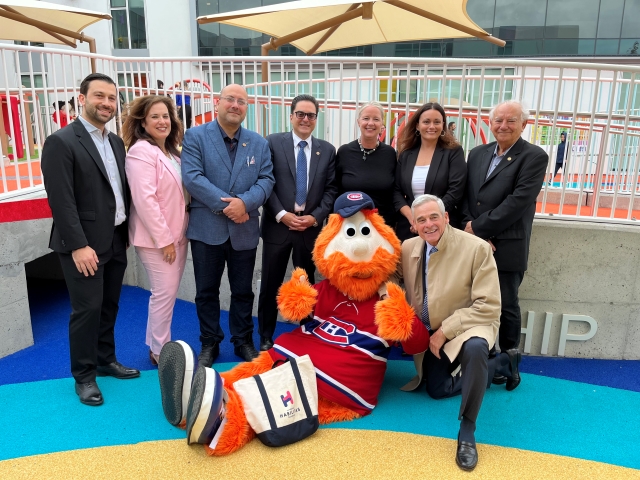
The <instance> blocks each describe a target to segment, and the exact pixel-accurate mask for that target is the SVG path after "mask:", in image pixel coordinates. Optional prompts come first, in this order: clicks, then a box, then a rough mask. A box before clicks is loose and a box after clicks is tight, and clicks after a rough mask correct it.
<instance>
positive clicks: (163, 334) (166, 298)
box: [136, 238, 188, 355]
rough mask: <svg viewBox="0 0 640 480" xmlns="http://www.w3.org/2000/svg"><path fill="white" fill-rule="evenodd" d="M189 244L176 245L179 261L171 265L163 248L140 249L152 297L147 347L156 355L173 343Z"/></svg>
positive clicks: (137, 249) (139, 253) (148, 319)
mask: <svg viewBox="0 0 640 480" xmlns="http://www.w3.org/2000/svg"><path fill="white" fill-rule="evenodd" d="M187 247H188V242H187V239H186V238H185V239H184V240H183V241H182V244H180V245H177V246H176V259H175V261H174V262H173V263H172V264H171V265H169V263H168V262H165V261H164V253H163V252H162V249H161V248H146V247H136V253H137V254H138V257H140V261H141V262H142V265H144V269H145V270H146V272H147V276H148V277H149V286H150V287H151V298H149V316H148V317H147V334H146V344H147V345H148V346H149V348H150V349H151V351H152V352H153V353H155V354H156V355H159V354H160V350H161V349H162V346H163V345H164V344H165V343H167V342H168V341H170V340H171V320H172V319H173V307H174V305H175V304H176V296H177V295H178V288H179V287H180V280H181V279H182V274H183V273H184V264H185V262H186V261H187Z"/></svg>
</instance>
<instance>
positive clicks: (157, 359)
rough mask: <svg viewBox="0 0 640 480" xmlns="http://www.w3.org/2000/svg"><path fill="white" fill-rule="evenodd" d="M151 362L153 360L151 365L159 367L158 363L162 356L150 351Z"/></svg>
mask: <svg viewBox="0 0 640 480" xmlns="http://www.w3.org/2000/svg"><path fill="white" fill-rule="evenodd" d="M149 360H151V365H158V361H159V360H160V355H156V354H155V353H153V352H152V351H151V350H149Z"/></svg>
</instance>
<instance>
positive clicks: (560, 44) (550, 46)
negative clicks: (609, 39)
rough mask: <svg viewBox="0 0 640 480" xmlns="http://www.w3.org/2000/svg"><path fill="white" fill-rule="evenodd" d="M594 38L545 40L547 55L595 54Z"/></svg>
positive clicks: (545, 52)
mask: <svg viewBox="0 0 640 480" xmlns="http://www.w3.org/2000/svg"><path fill="white" fill-rule="evenodd" d="M594 51H595V40H594V39H578V38H562V39H550V38H545V40H544V54H545V55H593V54H594Z"/></svg>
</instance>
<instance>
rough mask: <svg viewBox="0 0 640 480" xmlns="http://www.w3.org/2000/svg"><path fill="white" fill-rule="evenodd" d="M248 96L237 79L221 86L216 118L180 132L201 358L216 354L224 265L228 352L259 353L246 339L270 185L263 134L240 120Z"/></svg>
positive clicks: (210, 358) (250, 331) (245, 356)
mask: <svg viewBox="0 0 640 480" xmlns="http://www.w3.org/2000/svg"><path fill="white" fill-rule="evenodd" d="M247 107H248V96H247V92H246V90H245V89H244V88H243V87H242V86H241V85H235V84H232V85H227V86H226V87H224V88H223V89H222V91H221V92H220V102H219V103H218V106H217V112H218V117H217V119H216V120H215V121H213V122H210V123H207V124H205V125H201V126H199V127H194V128H191V129H189V130H187V132H186V133H185V136H184V143H183V145H182V157H181V160H182V179H183V182H184V185H185V187H186V189H187V191H188V192H189V193H190V194H191V212H190V216H189V226H188V228H187V238H189V240H190V241H191V255H192V257H193V272H194V276H195V280H196V311H197V313H198V319H199V320H200V341H201V342H202V349H201V351H200V355H199V357H198V362H199V363H200V365H204V366H205V367H210V366H211V365H212V363H213V361H214V360H215V359H216V358H217V357H218V354H219V353H220V342H221V341H222V340H223V338H224V333H223V331H222V329H221V328H220V282H221V280H222V274H223V272H224V268H225V263H226V265H227V267H228V268H227V275H228V277H229V287H230V289H231V305H230V307H229V330H230V333H231V342H232V343H233V345H234V353H235V354H236V355H238V356H239V357H241V358H243V359H244V360H246V361H251V360H252V359H253V358H255V357H257V356H258V352H257V351H256V349H255V346H254V344H253V339H252V334H253V319H252V317H251V311H252V310H253V300H254V294H253V289H252V280H253V268H254V265H255V262H256V251H257V248H258V242H259V239H260V226H259V224H258V216H259V215H260V213H259V211H258V209H259V208H260V207H261V206H262V205H263V204H264V202H266V201H267V198H269V195H271V190H272V189H273V183H274V180H273V173H272V170H273V168H272V165H271V154H270V152H269V147H268V145H267V142H266V140H265V139H264V138H262V137H261V136H260V135H259V134H257V133H256V132H252V131H250V130H248V129H246V128H243V127H242V122H243V120H244V119H245V117H246V115H247Z"/></svg>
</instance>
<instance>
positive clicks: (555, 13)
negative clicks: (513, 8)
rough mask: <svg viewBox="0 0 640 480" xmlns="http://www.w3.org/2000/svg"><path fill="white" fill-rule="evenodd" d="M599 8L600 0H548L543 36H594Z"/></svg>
mask: <svg viewBox="0 0 640 480" xmlns="http://www.w3.org/2000/svg"><path fill="white" fill-rule="evenodd" d="M607 1H608V0H607ZM531 3H532V4H534V5H536V2H531ZM599 9H600V0H581V1H580V2H579V3H574V2H568V1H567V0H548V3H547V20H546V27H547V28H546V29H545V34H544V36H545V38H571V37H574V38H595V36H596V30H597V26H598V10H599ZM545 48H546V47H545Z"/></svg>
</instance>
